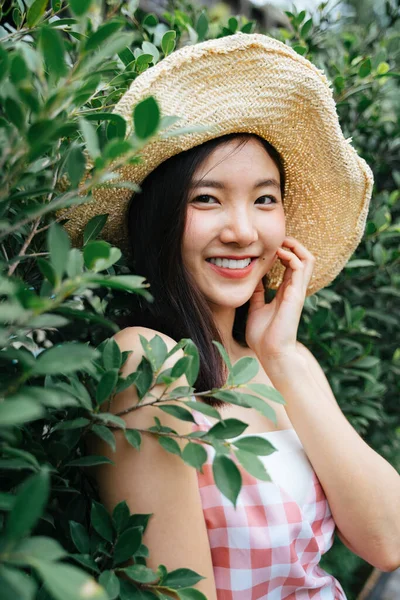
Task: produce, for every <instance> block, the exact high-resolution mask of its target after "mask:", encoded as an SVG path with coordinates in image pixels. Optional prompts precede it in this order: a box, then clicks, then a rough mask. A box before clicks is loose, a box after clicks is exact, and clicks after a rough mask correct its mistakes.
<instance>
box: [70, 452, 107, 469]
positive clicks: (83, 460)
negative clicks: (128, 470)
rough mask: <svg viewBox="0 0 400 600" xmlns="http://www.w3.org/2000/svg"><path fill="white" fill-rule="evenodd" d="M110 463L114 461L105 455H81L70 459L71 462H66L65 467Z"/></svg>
mask: <svg viewBox="0 0 400 600" xmlns="http://www.w3.org/2000/svg"><path fill="white" fill-rule="evenodd" d="M104 464H110V465H113V464H114V462H113V461H112V460H110V459H109V458H107V457H106V456H94V455H93V456H81V457H80V458H76V459H75V460H71V462H69V463H67V464H66V466H67V467H94V466H96V465H104Z"/></svg>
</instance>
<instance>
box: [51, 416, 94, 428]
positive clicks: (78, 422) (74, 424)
mask: <svg viewBox="0 0 400 600" xmlns="http://www.w3.org/2000/svg"><path fill="white" fill-rule="evenodd" d="M89 423H90V421H89V419H86V418H85V417H77V418H76V419H71V420H70V421H61V422H58V423H56V425H55V427H54V428H53V431H57V430H59V429H61V430H65V429H82V427H86V425H88V424H89Z"/></svg>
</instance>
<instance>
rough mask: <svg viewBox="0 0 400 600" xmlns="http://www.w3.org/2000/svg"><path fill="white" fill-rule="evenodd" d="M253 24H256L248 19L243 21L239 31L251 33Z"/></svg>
mask: <svg viewBox="0 0 400 600" xmlns="http://www.w3.org/2000/svg"><path fill="white" fill-rule="evenodd" d="M255 24H256V22H255V21H249V22H248V23H245V24H244V25H243V27H242V29H241V32H242V33H253V29H254V26H255Z"/></svg>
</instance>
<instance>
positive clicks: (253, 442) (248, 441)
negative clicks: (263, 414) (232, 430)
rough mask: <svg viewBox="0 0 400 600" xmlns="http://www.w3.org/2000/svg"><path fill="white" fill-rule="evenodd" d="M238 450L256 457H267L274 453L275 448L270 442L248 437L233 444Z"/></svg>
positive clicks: (260, 438)
mask: <svg viewBox="0 0 400 600" xmlns="http://www.w3.org/2000/svg"><path fill="white" fill-rule="evenodd" d="M233 443H234V444H235V446H236V447H237V448H239V450H245V451H246V452H252V453H253V454H256V455H257V456H269V455H270V454H272V453H273V452H276V448H275V446H273V445H272V444H271V442H270V441H268V440H266V439H265V438H262V437H257V436H248V437H243V438H241V439H240V440H236V441H235V442H233Z"/></svg>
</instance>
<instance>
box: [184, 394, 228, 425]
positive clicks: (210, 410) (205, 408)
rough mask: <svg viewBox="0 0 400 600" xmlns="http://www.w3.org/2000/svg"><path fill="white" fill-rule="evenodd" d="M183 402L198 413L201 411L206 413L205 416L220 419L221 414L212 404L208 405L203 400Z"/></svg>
mask: <svg viewBox="0 0 400 600" xmlns="http://www.w3.org/2000/svg"><path fill="white" fill-rule="evenodd" d="M175 389H176V388H175ZM184 404H185V406H187V407H188V408H191V409H193V410H197V411H198V412H199V413H202V414H203V415H207V417H212V418H213V419H218V420H219V419H221V415H220V414H219V412H218V411H217V409H216V408H214V407H213V406H210V405H209V404H206V403H205V402H200V401H193V400H188V401H187V402H185V403H184Z"/></svg>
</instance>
